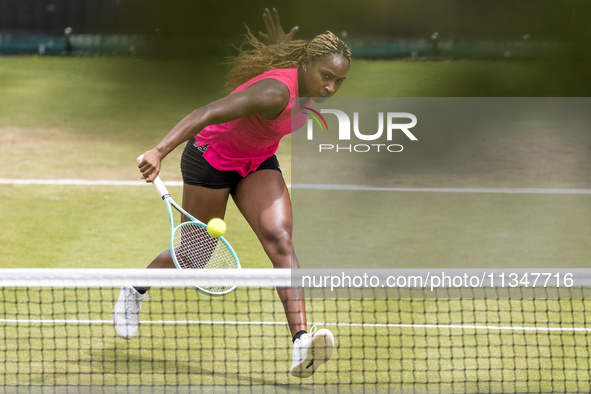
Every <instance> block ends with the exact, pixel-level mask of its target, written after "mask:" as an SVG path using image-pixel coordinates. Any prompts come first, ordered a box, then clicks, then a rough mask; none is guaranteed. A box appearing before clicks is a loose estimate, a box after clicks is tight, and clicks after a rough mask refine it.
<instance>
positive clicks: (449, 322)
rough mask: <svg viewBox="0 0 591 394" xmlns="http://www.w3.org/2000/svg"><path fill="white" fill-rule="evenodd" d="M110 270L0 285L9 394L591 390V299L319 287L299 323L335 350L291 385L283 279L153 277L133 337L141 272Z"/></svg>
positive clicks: (0, 356)
mask: <svg viewBox="0 0 591 394" xmlns="http://www.w3.org/2000/svg"><path fill="white" fill-rule="evenodd" d="M116 271H117V272H115V274H113V275H112V276H111V278H110V279H109V280H108V281H100V280H98V279H97V273H96V272H91V273H89V274H88V275H87V276H88V277H86V278H85V277H84V275H80V274H77V275H76V276H74V277H73V278H72V279H71V280H69V281H68V280H66V281H64V280H60V281H54V280H53V279H52V277H51V275H48V271H47V270H45V271H43V270H40V272H31V273H28V275H29V276H31V275H32V274H34V275H33V276H35V275H37V282H31V281H27V282H14V283H13V284H12V285H11V284H10V283H11V281H10V280H9V279H6V278H4V279H3V280H0V284H1V286H2V287H0V300H1V302H0V387H3V389H4V391H5V392H12V391H17V390H21V389H22V390H29V391H30V390H32V389H33V390H34V389H37V388H39V389H43V390H47V389H55V391H61V390H62V389H65V388H71V387H75V388H76V389H80V388H83V387H89V388H91V389H94V388H97V389H107V390H108V389H117V390H121V389H128V390H134V391H135V390H142V389H151V390H154V389H155V390H159V389H169V388H171V389H172V390H175V391H183V390H192V389H198V390H209V389H212V390H216V389H220V390H228V389H229V390H231V391H236V390H239V391H243V390H244V391H249V390H250V391H255V392H260V391H265V392H276V391H280V392H283V391H291V390H293V389H296V390H302V389H305V390H313V391H327V392H332V391H365V390H367V391H370V392H373V391H389V392H453V393H457V392H470V393H476V392H478V393H481V392H503V393H506V392H522V393H530V392H589V391H591V353H590V351H591V350H590V344H589V342H590V339H591V326H590V325H589V321H588V319H589V318H588V315H589V314H588V313H587V312H588V311H590V310H591V300H588V299H585V298H582V297H572V298H568V297H567V298H544V297H538V298H511V299H477V298H462V299H460V298H437V299H436V298H428V297H412V298H398V297H383V296H381V295H379V296H378V295H377V294H376V296H375V297H371V296H367V293H364V294H366V295H365V296H364V297H358V296H357V295H354V294H352V296H351V297H343V296H339V297H334V296H333V294H331V290H330V289H329V288H325V289H320V290H319V289H315V291H318V290H319V291H321V292H324V293H325V297H317V296H315V297H314V298H310V299H308V300H307V302H306V307H307V316H308V323H309V325H310V326H311V325H313V324H314V325H316V326H317V327H318V328H328V329H329V330H331V331H332V333H333V334H334V338H335V351H334V354H333V356H332V358H331V359H330V360H329V361H328V362H327V363H326V364H324V365H323V366H322V367H321V368H319V369H318V371H317V372H316V373H315V374H314V375H313V376H312V377H310V378H307V379H298V378H296V377H293V376H291V375H290V374H289V369H290V366H291V357H292V341H291V336H290V333H289V329H288V326H287V324H286V319H285V313H284V310H283V307H282V304H281V302H280V300H279V299H278V297H277V293H276V290H275V288H274V286H273V285H270V284H271V283H277V285H281V286H283V285H285V284H286V283H287V282H286V281H285V278H280V279H277V278H276V279H275V280H273V278H270V279H269V280H266V281H264V282H260V283H259V284H257V282H253V283H242V282H237V283H240V284H239V285H238V288H237V289H236V291H234V292H232V293H230V294H228V295H226V296H224V297H209V296H206V295H204V294H201V293H199V292H196V291H195V290H194V289H193V288H192V287H191V286H190V285H188V284H193V283H195V280H196V279H195V277H188V278H182V277H178V278H177V279H175V280H172V279H170V278H164V279H165V280H164V279H162V274H161V273H160V272H155V273H151V274H154V275H156V277H154V278H152V279H151V281H150V282H149V284H150V285H152V284H154V285H155V284H163V283H166V285H165V286H159V287H153V288H152V289H151V290H150V298H149V299H147V300H145V301H144V304H143V306H142V310H141V313H140V325H139V330H138V333H137V335H136V336H135V337H134V338H133V339H130V340H125V339H122V338H120V337H118V336H117V334H116V333H115V330H114V327H113V320H112V311H113V307H114V305H115V303H116V301H117V297H118V295H119V286H120V285H121V284H129V283H133V282H134V281H137V280H138V279H137V278H135V277H134V278H133V279H130V280H129V281H125V280H124V278H125V275H126V273H127V270H116ZM119 271H121V272H119ZM143 271H152V270H143ZM154 271H156V270H154ZM168 271H174V272H181V273H182V272H183V271H180V270H168ZM242 271H255V272H254V273H252V272H247V273H246V274H248V275H252V276H253V277H256V276H257V275H262V274H263V273H264V274H267V273H268V272H269V271H274V270H241V271H240V272H241V274H242ZM256 271H264V272H261V273H260V274H259V273H258V272H256ZM275 271H277V270H275ZM4 276H6V275H4ZM231 279H232V278H228V277H227V275H224V279H223V280H222V279H220V282H222V283H225V281H229V280H231ZM156 280H158V281H160V282H156ZM212 280H215V279H212ZM109 282H113V283H112V284H109ZM170 282H174V283H170ZM142 284H144V283H143V282H142Z"/></svg>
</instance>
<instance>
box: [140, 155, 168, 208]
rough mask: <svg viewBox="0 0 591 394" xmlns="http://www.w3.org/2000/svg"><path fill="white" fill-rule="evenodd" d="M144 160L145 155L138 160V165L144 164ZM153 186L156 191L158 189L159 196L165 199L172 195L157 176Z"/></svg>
mask: <svg viewBox="0 0 591 394" xmlns="http://www.w3.org/2000/svg"><path fill="white" fill-rule="evenodd" d="M143 158H144V155H139V156H138V158H137V159H136V161H137V162H138V164H140V163H141V162H142V159H143ZM152 185H153V186H154V189H156V191H157V192H158V194H160V197H162V198H164V197H166V196H169V195H170V193H169V192H168V189H166V186H164V183H163V182H162V180H161V179H160V177H159V176H157V177H156V179H154V182H152Z"/></svg>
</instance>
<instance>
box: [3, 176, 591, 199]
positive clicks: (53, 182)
mask: <svg viewBox="0 0 591 394" xmlns="http://www.w3.org/2000/svg"><path fill="white" fill-rule="evenodd" d="M164 184H165V185H166V186H169V187H180V186H182V185H183V183H182V182H181V181H169V182H164ZM0 185H25V186H26V185H47V186H145V185H146V182H144V181H142V180H137V181H112V180H84V179H3V178H0ZM288 187H290V188H291V189H306V190H337V191H381V192H407V193H489V194H570V195H591V189H572V188H509V187H379V186H367V185H339V184H335V185H328V184H290V185H288Z"/></svg>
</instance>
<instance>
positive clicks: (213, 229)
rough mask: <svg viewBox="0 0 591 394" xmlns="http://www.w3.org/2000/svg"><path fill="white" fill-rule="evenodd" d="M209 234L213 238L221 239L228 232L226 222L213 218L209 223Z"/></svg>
mask: <svg viewBox="0 0 591 394" xmlns="http://www.w3.org/2000/svg"><path fill="white" fill-rule="evenodd" d="M207 232H208V233H209V235H211V236H212V237H216V238H218V237H221V236H222V235H224V233H225V232H226V222H224V221H223V220H222V219H218V218H213V219H211V220H210V221H209V223H207Z"/></svg>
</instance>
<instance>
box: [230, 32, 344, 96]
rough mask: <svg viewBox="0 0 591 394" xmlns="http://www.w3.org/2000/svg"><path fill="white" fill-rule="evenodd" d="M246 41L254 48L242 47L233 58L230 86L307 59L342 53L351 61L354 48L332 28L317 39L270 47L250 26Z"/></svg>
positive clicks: (301, 62)
mask: <svg viewBox="0 0 591 394" xmlns="http://www.w3.org/2000/svg"><path fill="white" fill-rule="evenodd" d="M245 38H246V39H245V42H244V43H243V45H242V46H244V45H249V46H251V47H252V48H251V49H248V50H244V49H242V47H241V48H239V49H238V51H239V53H238V55H237V56H235V57H233V58H231V59H230V71H229V72H228V81H227V83H226V87H227V88H228V90H230V91H231V90H234V89H236V88H237V87H238V86H240V85H241V84H243V83H244V82H247V81H248V80H250V79H252V78H254V77H256V76H257V75H260V74H262V73H264V72H266V71H270V70H275V69H279V68H297V67H300V66H301V65H302V64H303V63H304V62H305V61H306V60H308V61H310V60H314V59H316V58H319V57H322V56H327V55H332V54H338V55H341V56H343V57H344V58H345V59H347V60H348V61H349V62H351V51H350V50H349V48H348V47H347V44H345V43H344V42H343V41H342V40H341V39H340V38H338V37H337V36H336V35H335V34H333V33H332V32H330V31H328V30H327V31H325V32H324V33H322V34H320V35H318V36H316V37H315V38H314V39H313V40H293V41H288V42H285V43H282V44H279V45H277V46H275V47H267V46H266V45H265V44H263V43H262V42H260V41H259V40H258V39H257V38H256V37H255V36H253V35H252V33H251V32H250V30H248V28H247V34H246V36H245Z"/></svg>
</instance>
